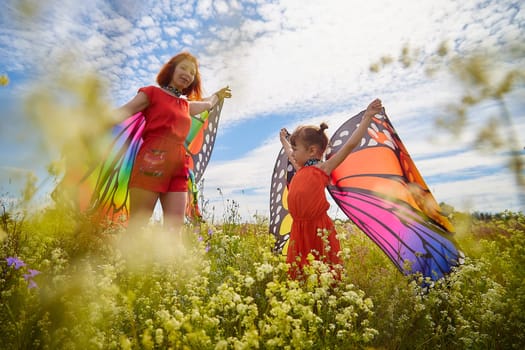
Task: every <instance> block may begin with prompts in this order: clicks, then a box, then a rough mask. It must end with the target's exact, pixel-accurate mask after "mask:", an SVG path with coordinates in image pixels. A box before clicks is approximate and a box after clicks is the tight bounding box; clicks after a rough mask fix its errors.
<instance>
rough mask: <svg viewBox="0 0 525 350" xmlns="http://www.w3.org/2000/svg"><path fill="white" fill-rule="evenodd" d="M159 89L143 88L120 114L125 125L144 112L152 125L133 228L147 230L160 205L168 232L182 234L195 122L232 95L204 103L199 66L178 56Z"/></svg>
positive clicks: (134, 186) (137, 166) (133, 190)
mask: <svg viewBox="0 0 525 350" xmlns="http://www.w3.org/2000/svg"><path fill="white" fill-rule="evenodd" d="M157 83H158V85H159V87H156V86H147V87H142V88H140V89H139V90H138V93H137V95H136V96H135V97H134V98H133V99H132V100H131V101H129V102H128V103H126V104H125V105H123V106H122V107H120V108H119V116H120V117H121V118H122V119H125V118H126V117H129V116H131V115H133V114H136V113H138V112H142V113H143V114H144V117H145V121H146V124H145V127H144V131H143V133H142V139H143V143H142V146H141V148H140V150H139V152H138V154H137V157H136V159H135V163H134V164H133V169H132V172H131V179H130V183H129V188H130V218H129V219H130V220H129V224H128V225H129V227H132V228H137V227H141V226H144V225H145V224H147V222H148V220H149V218H150V217H151V214H152V213H153V210H154V208H155V204H156V202H157V200H159V199H160V203H161V205H162V210H163V213H164V225H165V227H166V228H168V229H176V228H178V227H180V226H181V225H182V224H183V222H184V212H185V209H186V199H187V181H188V160H189V156H188V155H187V154H186V150H185V148H184V141H185V140H186V137H187V135H188V132H189V130H190V126H191V117H190V116H191V115H197V114H200V113H202V112H204V111H205V110H209V109H211V108H212V107H213V106H215V105H216V104H217V103H218V102H219V101H220V100H221V99H224V98H230V97H231V91H230V88H229V87H225V88H222V89H220V90H219V91H217V92H216V93H215V94H213V95H211V96H210V97H207V98H204V99H202V98H201V79H200V74H199V66H198V62H197V59H196V58H195V57H194V56H193V55H191V54H190V53H187V52H183V53H179V54H178V55H175V56H174V57H172V58H171V59H170V60H169V61H168V62H167V63H166V64H165V65H164V66H163V67H162V68H161V70H160V71H159V73H158V75H157ZM183 95H184V96H186V98H184V97H181V96H183Z"/></svg>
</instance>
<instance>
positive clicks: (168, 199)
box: [160, 192, 187, 231]
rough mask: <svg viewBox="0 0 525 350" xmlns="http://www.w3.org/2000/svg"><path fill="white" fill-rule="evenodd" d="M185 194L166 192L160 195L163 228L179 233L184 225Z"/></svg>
mask: <svg viewBox="0 0 525 350" xmlns="http://www.w3.org/2000/svg"><path fill="white" fill-rule="evenodd" d="M186 200H187V193H186V192H167V193H161V194H160V203H161V204H162V211H163V213H164V228H166V229H167V230H174V231H179V230H180V228H181V227H182V225H183V224H184V214H185V212H186Z"/></svg>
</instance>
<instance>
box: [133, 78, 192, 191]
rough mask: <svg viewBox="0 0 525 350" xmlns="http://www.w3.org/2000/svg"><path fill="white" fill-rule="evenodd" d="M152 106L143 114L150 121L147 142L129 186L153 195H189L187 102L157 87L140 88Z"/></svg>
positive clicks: (144, 144)
mask: <svg viewBox="0 0 525 350" xmlns="http://www.w3.org/2000/svg"><path fill="white" fill-rule="evenodd" d="M139 91H141V92H143V93H145V94H146V95H147V96H148V100H149V106H148V107H147V108H146V109H144V111H142V114H144V118H145V121H146V124H145V127H144V131H143V133H142V139H143V141H144V142H143V143H142V145H141V147H140V150H139V152H138V154H137V157H136V158H135V162H134V164H133V169H132V172H131V179H130V183H129V187H130V188H131V187H138V188H142V189H145V190H149V191H152V192H159V193H164V192H185V191H187V189H188V164H189V157H188V156H187V155H186V149H185V148H184V142H185V141H186V137H187V136H188V133H189V131H190V127H191V117H190V113H189V103H188V101H187V100H186V99H184V98H180V97H176V96H172V95H170V94H169V93H167V92H166V91H164V90H163V89H161V88H158V87H156V86H147V87H143V88H140V89H139Z"/></svg>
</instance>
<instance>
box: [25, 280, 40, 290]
mask: <svg viewBox="0 0 525 350" xmlns="http://www.w3.org/2000/svg"><path fill="white" fill-rule="evenodd" d="M28 283H29V284H28V285H27V288H29V289H33V288H37V287H38V285H37V284H36V282H35V281H33V280H29V281H28Z"/></svg>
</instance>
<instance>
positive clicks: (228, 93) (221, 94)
mask: <svg viewBox="0 0 525 350" xmlns="http://www.w3.org/2000/svg"><path fill="white" fill-rule="evenodd" d="M214 95H217V97H218V98H219V100H224V99H225V98H230V97H232V90H231V89H230V87H229V86H226V87H223V88H222V89H220V90H219V91H217V92H216V93H215V94H214Z"/></svg>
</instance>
